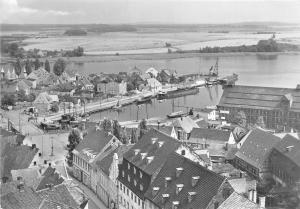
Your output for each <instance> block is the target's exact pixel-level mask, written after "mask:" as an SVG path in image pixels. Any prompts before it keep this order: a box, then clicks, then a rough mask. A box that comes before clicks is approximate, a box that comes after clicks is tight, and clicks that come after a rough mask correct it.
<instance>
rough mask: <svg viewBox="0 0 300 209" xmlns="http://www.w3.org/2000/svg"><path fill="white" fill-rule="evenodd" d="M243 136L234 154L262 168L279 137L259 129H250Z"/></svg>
mask: <svg viewBox="0 0 300 209" xmlns="http://www.w3.org/2000/svg"><path fill="white" fill-rule="evenodd" d="M245 137H246V138H245V139H242V141H243V140H244V143H243V144H242V146H241V148H240V149H239V151H238V152H237V153H236V154H235V156H236V157H238V158H240V159H242V160H244V161H245V162H247V163H249V164H251V165H252V166H255V167H256V168H262V167H263V164H264V162H265V160H266V159H267V157H268V156H269V154H270V151H271V149H272V148H273V147H274V146H275V144H276V143H277V142H279V140H280V138H279V137H277V136H274V135H273V134H270V133H268V132H265V131H262V130H260V129H254V130H252V131H251V132H250V133H249V134H247V135H246V136H245Z"/></svg>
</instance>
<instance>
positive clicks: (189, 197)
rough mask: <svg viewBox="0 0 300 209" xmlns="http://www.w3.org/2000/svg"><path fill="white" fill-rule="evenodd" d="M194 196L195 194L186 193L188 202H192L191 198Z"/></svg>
mask: <svg viewBox="0 0 300 209" xmlns="http://www.w3.org/2000/svg"><path fill="white" fill-rule="evenodd" d="M195 195H196V192H188V202H189V203H190V202H192V200H193V197H194V196H195Z"/></svg>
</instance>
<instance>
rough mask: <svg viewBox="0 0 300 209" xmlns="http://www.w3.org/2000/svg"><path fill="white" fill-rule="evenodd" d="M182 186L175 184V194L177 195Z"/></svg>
mask: <svg viewBox="0 0 300 209" xmlns="http://www.w3.org/2000/svg"><path fill="white" fill-rule="evenodd" d="M183 186H184V185H183V184H176V194H179V192H180V191H181V190H182V189H183Z"/></svg>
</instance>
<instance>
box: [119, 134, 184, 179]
mask: <svg viewBox="0 0 300 209" xmlns="http://www.w3.org/2000/svg"><path fill="white" fill-rule="evenodd" d="M154 140H156V141H155V143H153V142H154ZM159 142H160V143H162V145H161V147H159ZM179 146H180V143H179V142H178V141H177V140H176V139H174V138H172V137H171V136H168V135H167V134H164V133H162V132H160V131H158V130H155V129H151V130H150V131H148V132H147V133H146V134H145V135H144V136H143V137H142V138H141V139H140V140H139V141H138V142H137V143H136V144H135V145H134V146H133V147H132V148H131V149H130V150H129V151H128V152H126V153H125V154H124V158H126V159H127V160H128V161H129V162H131V163H133V164H134V165H135V166H137V167H139V168H140V169H142V170H143V171H144V172H146V173H148V174H149V175H152V174H153V173H154V172H156V171H157V169H159V168H160V166H161V165H162V164H163V163H164V162H165V161H166V157H167V156H168V155H169V154H170V153H172V152H173V151H175V150H176V149H177V148H178V147H179ZM135 150H138V151H139V153H138V154H135ZM142 153H145V156H144V157H143V158H142V157H141V154H142ZM147 156H153V157H154V159H153V160H152V161H151V162H150V163H147Z"/></svg>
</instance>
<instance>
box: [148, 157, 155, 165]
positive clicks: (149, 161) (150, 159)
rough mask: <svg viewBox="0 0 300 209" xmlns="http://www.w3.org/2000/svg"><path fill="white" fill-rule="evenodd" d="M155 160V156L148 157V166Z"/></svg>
mask: <svg viewBox="0 0 300 209" xmlns="http://www.w3.org/2000/svg"><path fill="white" fill-rule="evenodd" d="M153 159H154V156H150V157H147V164H150V163H151V162H152V160H153Z"/></svg>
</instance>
